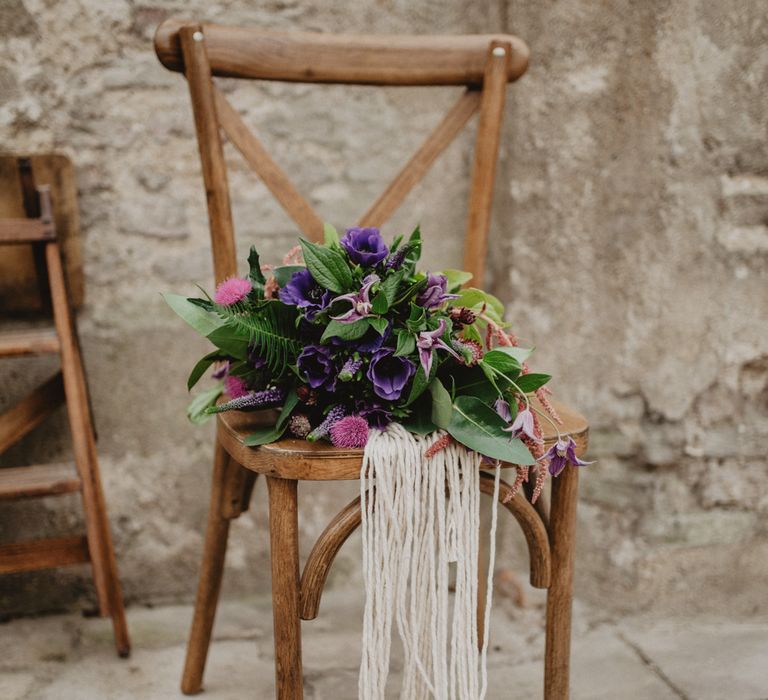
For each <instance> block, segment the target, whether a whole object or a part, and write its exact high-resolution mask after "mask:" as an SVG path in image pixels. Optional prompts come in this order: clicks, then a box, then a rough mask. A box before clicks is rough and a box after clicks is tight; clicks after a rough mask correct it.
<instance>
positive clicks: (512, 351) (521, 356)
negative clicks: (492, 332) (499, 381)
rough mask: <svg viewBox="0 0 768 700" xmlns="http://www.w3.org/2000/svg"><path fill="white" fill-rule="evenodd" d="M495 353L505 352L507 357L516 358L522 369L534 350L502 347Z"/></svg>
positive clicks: (495, 350) (496, 349) (508, 346)
mask: <svg viewBox="0 0 768 700" xmlns="http://www.w3.org/2000/svg"><path fill="white" fill-rule="evenodd" d="M493 352H503V353H504V354H505V355H509V356H510V357H514V358H515V359H516V360H517V361H518V362H519V363H520V367H521V369H522V365H523V362H525V361H526V360H527V359H528V358H529V357H530V356H531V354H532V353H533V348H519V347H513V346H510V345H502V346H500V347H498V348H494V349H493Z"/></svg>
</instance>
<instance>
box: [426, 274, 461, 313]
mask: <svg viewBox="0 0 768 700" xmlns="http://www.w3.org/2000/svg"><path fill="white" fill-rule="evenodd" d="M447 291H448V278H447V277H446V276H445V275H433V274H432V273H430V274H428V275H427V286H426V288H425V289H424V290H423V291H422V292H421V293H420V294H419V295H418V296H417V297H416V303H417V304H418V305H419V306H423V307H424V308H425V309H434V308H436V307H438V306H440V304H442V303H443V302H446V301H448V300H449V299H458V298H459V295H458V294H448V293H447Z"/></svg>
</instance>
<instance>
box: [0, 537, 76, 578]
mask: <svg viewBox="0 0 768 700" xmlns="http://www.w3.org/2000/svg"><path fill="white" fill-rule="evenodd" d="M87 561H88V542H87V540H86V538H85V537H82V536H72V537H58V538H56V539H49V540H34V541H32V542H12V543H10V544H4V545H0V574H11V573H18V572H22V571H35V570H37V569H53V568H55V567H58V566H69V565H70V564H82V563H83V562H87Z"/></svg>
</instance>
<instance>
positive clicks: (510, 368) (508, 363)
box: [480, 350, 523, 379]
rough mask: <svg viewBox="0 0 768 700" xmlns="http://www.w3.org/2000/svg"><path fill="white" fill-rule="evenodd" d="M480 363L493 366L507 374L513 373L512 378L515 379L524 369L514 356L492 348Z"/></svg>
mask: <svg viewBox="0 0 768 700" xmlns="http://www.w3.org/2000/svg"><path fill="white" fill-rule="evenodd" d="M480 363H481V364H482V365H487V366H489V367H493V369H495V370H496V371H497V372H501V373H502V374H505V375H507V376H510V375H512V379H514V378H515V377H516V376H517V375H518V374H519V373H520V372H521V370H522V369H523V368H522V367H521V366H520V363H519V362H518V361H517V360H516V359H515V358H514V357H512V356H511V355H509V354H508V353H506V352H499V351H498V350H490V351H488V352H487V353H485V355H483V357H482V359H481V360H480Z"/></svg>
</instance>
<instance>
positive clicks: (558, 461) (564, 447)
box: [539, 437, 593, 476]
mask: <svg viewBox="0 0 768 700" xmlns="http://www.w3.org/2000/svg"><path fill="white" fill-rule="evenodd" d="M539 460H540V461H541V462H543V463H544V464H545V465H546V464H549V473H550V474H551V475H552V476H557V475H558V474H559V473H560V472H561V471H563V469H565V467H566V465H567V464H569V463H570V464H572V465H573V466H574V467H585V466H587V465H588V464H593V462H585V461H584V460H581V459H579V458H578V457H577V456H576V443H575V442H574V441H573V438H572V437H568V438H564V437H561V438H558V440H557V442H556V443H555V444H554V445H552V447H550V448H549V449H548V450H547V451H546V452H545V453H544V454H543V455H542V456H541V457H539Z"/></svg>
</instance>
